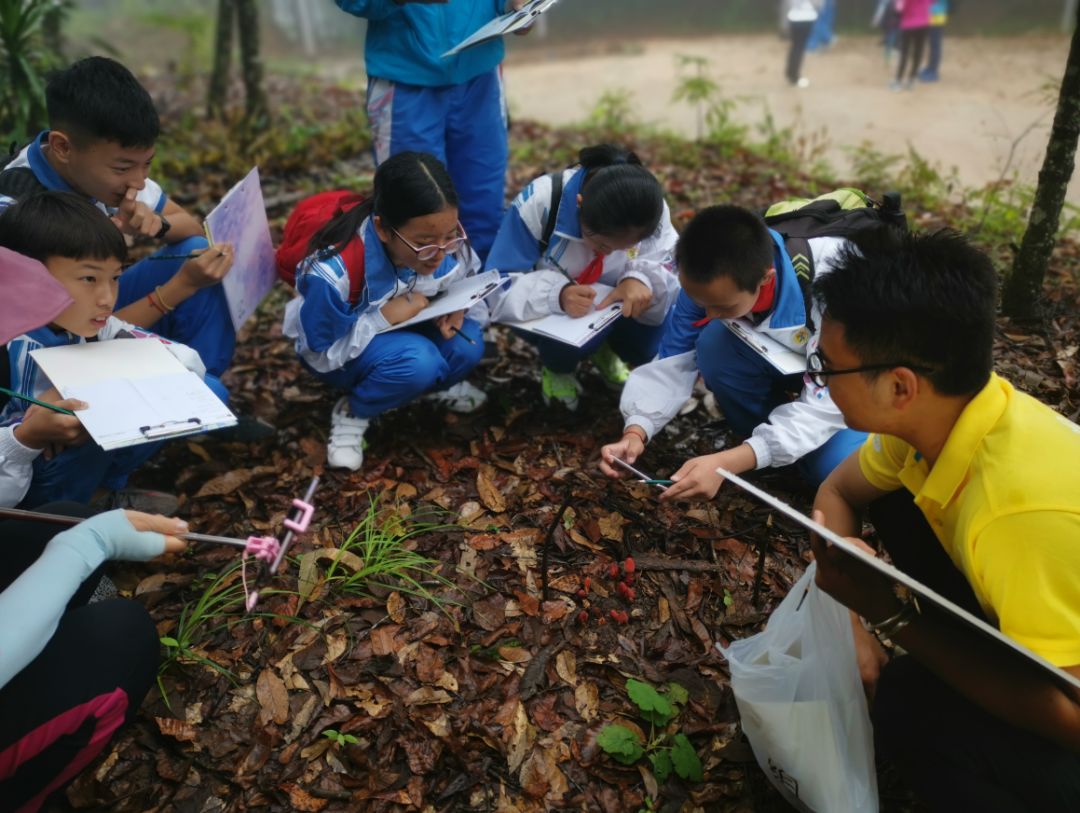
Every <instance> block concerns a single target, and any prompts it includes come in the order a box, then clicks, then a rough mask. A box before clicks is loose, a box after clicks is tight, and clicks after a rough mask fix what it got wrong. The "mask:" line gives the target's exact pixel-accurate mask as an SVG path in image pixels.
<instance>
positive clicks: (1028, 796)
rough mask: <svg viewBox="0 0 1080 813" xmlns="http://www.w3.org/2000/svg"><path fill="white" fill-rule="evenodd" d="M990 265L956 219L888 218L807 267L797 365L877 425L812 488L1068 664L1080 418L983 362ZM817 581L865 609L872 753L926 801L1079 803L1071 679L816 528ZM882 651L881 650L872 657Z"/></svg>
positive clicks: (912, 564)
mask: <svg viewBox="0 0 1080 813" xmlns="http://www.w3.org/2000/svg"><path fill="white" fill-rule="evenodd" d="M996 281H997V275H996V272H995V271H994V268H993V266H992V264H991V263H990V261H989V259H988V258H987V257H986V256H985V255H984V254H982V253H981V252H979V251H978V250H976V249H974V248H973V247H971V246H970V245H969V244H968V243H967V242H966V241H965V240H964V239H963V238H962V237H961V236H960V235H958V234H956V233H953V232H938V233H936V234H931V235H923V236H914V235H906V236H903V237H900V236H896V235H892V236H883V237H882V239H880V240H879V241H877V242H876V244H871V243H870V242H869V241H867V242H865V243H864V244H862V245H860V252H849V253H848V254H847V256H845V257H844V258H843V259H842V260H841V261H840V262H839V263H838V264H837V265H835V266H834V270H833V271H832V273H830V274H829V275H828V276H827V277H824V278H822V279H820V280H818V281H817V282H815V286H814V292H815V296H817V297H818V298H819V300H820V301H821V303H822V305H823V309H824V312H825V317H824V319H823V321H822V328H821V342H820V347H819V349H818V352H817V353H815V354H813V356H812V357H811V358H810V359H809V371H808V374H809V376H810V378H811V380H812V381H813V382H814V383H815V384H816V385H818V386H826V385H827V386H828V387H829V392H830V394H831V396H832V399H833V401H834V402H835V403H836V405H837V406H838V407H839V408H840V411H841V412H842V413H843V415H844V419H845V422H846V423H847V425H848V426H849V427H851V428H852V429H856V430H862V431H866V432H873V433H876V434H873V435H871V436H870V438H869V439H868V440H867V441H866V444H865V445H864V446H863V447H862V448H861V449H860V450H859V451H858V452H856V453H854V454H852V456H851V457H849V458H848V459H847V460H846V461H844V462H843V463H841V464H840V465H839V466H838V467H837V468H836V469H835V470H834V471H833V473H832V474H831V475H830V476H829V478H828V479H827V480H826V481H825V482H824V483H823V484H822V486H821V488H820V490H819V491H818V495H817V498H816V500H815V505H814V507H815V512H816V513H817V512H820V513H819V514H818V516H819V519H823V521H824V522H825V523H826V524H827V525H828V526H829V527H831V528H832V529H834V530H836V531H837V532H839V533H841V534H844V535H847V536H858V534H859V531H860V530H861V524H860V520H859V512H860V510H861V509H863V508H868V509H869V513H870V519H871V521H872V522H873V524H874V527H875V529H876V530H877V533H878V536H879V538H880V539H881V542H882V544H883V546H884V548H885V550H886V551H887V552H888V553H889V555H890V557H891V558H892V560H893V562H894V563H895V564H896V565H897V567H899V568H900V569H901V570H903V571H905V572H906V573H908V574H909V575H911V576H913V577H914V578H916V579H918V580H919V581H921V582H923V583H924V584H926V585H927V586H929V587H931V588H933V589H934V590H936V591H937V592H939V593H941V594H943V595H945V596H946V597H948V598H950V599H951V600H953V601H954V602H956V603H958V604H960V605H961V606H964V607H965V608H966V609H969V610H970V611H971V612H973V613H976V614H981V616H982V617H984V618H985V619H986V620H987V621H988V622H989V623H991V624H993V625H996V626H997V627H998V628H999V629H1000V630H1001V631H1002V632H1003V633H1004V634H1005V635H1007V636H1009V637H1010V638H1012V639H1013V640H1015V641H1017V642H1018V643H1020V644H1022V645H1023V646H1025V647H1027V648H1028V649H1030V650H1032V651H1033V652H1035V653H1037V654H1039V655H1041V656H1042V657H1043V658H1045V659H1046V660H1048V661H1049V662H1050V663H1052V664H1054V665H1056V666H1058V667H1060V668H1061V669H1063V670H1065V671H1067V672H1069V673H1071V674H1073V675H1075V676H1078V677H1080V427H1077V426H1076V425H1075V424H1073V423H1071V422H1069V421H1068V420H1066V419H1065V418H1063V417H1061V416H1060V415H1058V414H1057V413H1056V412H1054V411H1053V410H1051V409H1050V408H1049V407H1047V406H1045V405H1043V404H1041V403H1040V402H1038V401H1037V400H1035V399H1033V398H1031V397H1030V396H1028V395H1025V394H1023V393H1021V392H1018V391H1017V390H1016V389H1014V388H1013V387H1012V386H1011V385H1010V384H1009V383H1008V382H1007V381H1005V380H1003V379H1001V378H999V377H998V376H996V375H994V374H993V372H992V347H993V334H994V318H995V308H996V302H997V288H996ZM814 552H815V556H816V558H817V560H818V577H817V579H818V583H819V584H820V585H821V586H822V587H823V588H824V589H825V590H826V591H828V592H829V593H831V594H832V595H833V596H834V597H835V598H837V599H838V600H839V601H841V602H843V603H844V604H846V605H847V606H848V607H850V608H852V610H853V611H855V612H856V613H857V614H858V615H859V616H861V617H862V619H864V621H865V622H866V623H867V624H868V625H869V626H870V629H871V630H873V631H875V632H877V633H879V634H883V635H884V636H886V637H888V638H889V639H890V640H892V641H893V642H894V643H895V644H896V645H897V646H898V647H899V648H901V649H902V650H903V652H904V653H905V654H904V655H901V656H899V657H894V658H893V659H892V660H891V661H889V662H888V663H887V664H884V661H885V655H884V652H883V650H882V649H881V648H880V647H879V646H878V645H877V642H876V641H875V640H874V638H872V637H871V636H870V635H869V634H868V633H867V632H866V631H865V630H864V629H863V628H862V626H861V625H858V626H857V634H856V643H857V649H858V650H859V652H860V656H859V661H860V669H861V670H862V672H863V678H864V682H866V684H867V687H868V691H869V692H870V693H871V695H872V696H873V707H872V714H873V719H874V728H875V741H876V744H877V748H878V752H879V754H882V755H884V756H887V757H889V758H890V759H892V760H893V761H894V762H896V763H897V765H898V766H899V767H900V768H901V770H902V771H903V773H904V774H905V775H906V777H907V779H908V780H909V782H910V784H911V785H912V787H913V788H914V789H915V791H916V793H918V794H919V795H920V796H921V797H922V798H923V799H924V800H925V801H926V802H927V803H928V804H929V805H930V807H931V808H932V809H934V810H942V811H950V812H952V811H968V810H971V811H980V813H984V811H1006V810H1007V811H1016V810H1030V811H1033V813H1034V812H1035V811H1038V813H1046V812H1048V811H1080V693H1078V692H1076V691H1075V690H1073V689H1071V688H1069V687H1068V686H1067V685H1066V684H1063V683H1061V682H1058V681H1056V680H1055V679H1054V678H1053V677H1052V675H1051V674H1050V673H1049V672H1048V671H1045V670H1041V669H1039V668H1038V667H1036V666H1034V665H1031V664H1029V663H1027V662H1026V661H1025V660H1024V659H1022V658H1019V657H1017V656H1015V655H1013V654H1012V653H1011V652H1010V651H1009V650H1007V648H1005V647H1003V646H1001V645H1000V644H995V643H994V642H992V641H989V640H988V639H984V638H983V637H982V636H980V635H978V634H977V633H975V632H974V631H972V630H970V629H969V628H966V627H964V626H963V625H961V624H959V623H958V622H956V621H955V620H954V619H951V618H950V617H949V616H948V615H947V614H945V613H942V612H941V611H937V610H934V609H933V608H927V607H925V606H923V607H922V608H921V611H920V609H919V608H918V606H917V605H915V604H914V603H913V602H910V600H908V601H904V600H901V599H900V598H898V597H897V595H896V594H895V593H894V591H893V588H892V586H891V585H890V584H889V583H888V582H887V581H885V580H884V579H882V578H881V577H879V576H877V575H876V574H875V573H874V572H873V571H871V570H869V569H868V568H866V567H865V566H863V565H860V564H858V563H857V562H855V561H854V560H852V559H851V557H848V556H846V555H844V554H842V553H840V552H839V551H838V550H835V549H833V548H831V546H826V545H825V544H824V543H822V542H821V541H820V540H814ZM883 664H884V665H883Z"/></svg>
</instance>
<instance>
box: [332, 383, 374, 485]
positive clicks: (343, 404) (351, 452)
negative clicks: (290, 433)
mask: <svg viewBox="0 0 1080 813" xmlns="http://www.w3.org/2000/svg"><path fill="white" fill-rule="evenodd" d="M370 424H371V420H370V419H368V418H357V417H356V416H354V415H352V414H351V413H350V412H349V398H348V396H344V395H343V396H342V397H341V398H338V401H337V403H336V404H334V410H333V412H331V413H330V441H329V443H327V444H326V463H327V465H329V466H332V467H333V468H335V469H351V470H352V471H356V470H357V469H359V468H360V466H362V465H363V464H364V432H366V431H367V428H368V426H369V425H370Z"/></svg>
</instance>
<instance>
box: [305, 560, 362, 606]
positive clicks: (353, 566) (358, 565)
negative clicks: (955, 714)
mask: <svg viewBox="0 0 1080 813" xmlns="http://www.w3.org/2000/svg"><path fill="white" fill-rule="evenodd" d="M324 559H325V560H326V561H328V562H332V561H334V560H335V559H337V560H338V563H339V564H340V565H343V566H345V567H347V568H349V569H350V570H352V571H353V572H354V573H357V572H359V571H361V570H363V569H364V560H363V559H361V558H360V557H359V556H357V555H356V554H355V553H353V552H352V551H348V550H338V549H337V548H318V549H317V550H313V551H308V552H307V553H305V554H303V555H302V556H301V557H300V570H299V573H298V575H297V592H299V593H300V597H301V598H302V599H304V600H305V601H308V600H312V599H317V598H318V597H319V594H320V593H321V592H322V586H323V575H322V572H321V571H320V570H319V562H320V561H322V560H324Z"/></svg>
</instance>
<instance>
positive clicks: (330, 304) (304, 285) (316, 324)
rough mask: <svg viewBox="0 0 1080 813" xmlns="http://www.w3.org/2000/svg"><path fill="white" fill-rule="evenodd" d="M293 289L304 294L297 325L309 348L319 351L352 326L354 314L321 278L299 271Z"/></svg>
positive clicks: (335, 289) (332, 287)
mask: <svg viewBox="0 0 1080 813" xmlns="http://www.w3.org/2000/svg"><path fill="white" fill-rule="evenodd" d="M296 289H297V290H298V291H299V292H300V293H301V294H302V295H303V297H304V302H303V304H302V305H301V306H300V324H301V325H302V326H303V328H304V336H305V337H306V338H307V345H308V347H309V348H310V349H311V350H313V351H315V352H316V353H323V352H325V351H326V350H327V349H328V348H329V347H330V346H331V345H332V344H333V343H334V342H336V341H337V340H338V339H340V338H341V337H342V336H345V335H347V334H348V333H349V332H350V331H351V330H352V329H353V325H354V324H356V317H357V314H356V313H354V312H353V310H352V308H351V307H350V306H349V303H348V302H347V301H345V300H344V299H342V298H341V295H340V294H339V293H338V290H337V288H335V287H334V286H333V285H331V284H330V283H329V282H327V281H326V280H325V279H323V278H322V277H320V276H318V275H316V274H301V275H300V276H299V277H298V278H297V280H296Z"/></svg>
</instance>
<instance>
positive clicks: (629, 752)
mask: <svg viewBox="0 0 1080 813" xmlns="http://www.w3.org/2000/svg"><path fill="white" fill-rule="evenodd" d="M596 743H597V745H599V746H600V747H601V748H603V749H604V750H605V751H606V752H607V753H608V754H610V755H611V758H612V759H614V760H616V761H618V762H621V763H622V764H623V765H633V764H634V763H635V762H637V761H638V760H639V759H641V757H642V756H644V754H645V750H644V749H643V748H642V747H641V742H640V741H639V740H638V737H637V734H635V733H634V732H633V731H631V730H630V729H629V728H627V727H626V726H621V725H616V724H614V723H613V724H611V725H606V726H604V727H603V728H602V729H600V733H599V734H598V735H597V737H596Z"/></svg>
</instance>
